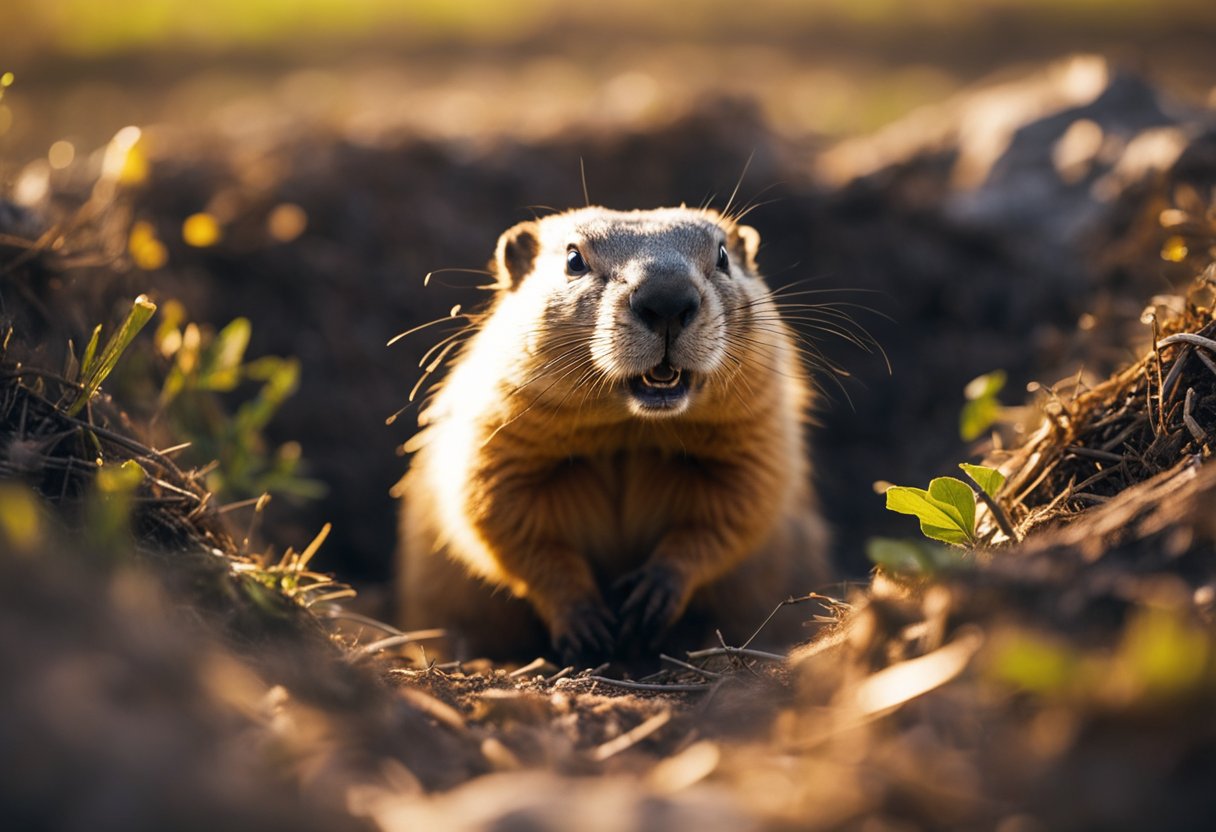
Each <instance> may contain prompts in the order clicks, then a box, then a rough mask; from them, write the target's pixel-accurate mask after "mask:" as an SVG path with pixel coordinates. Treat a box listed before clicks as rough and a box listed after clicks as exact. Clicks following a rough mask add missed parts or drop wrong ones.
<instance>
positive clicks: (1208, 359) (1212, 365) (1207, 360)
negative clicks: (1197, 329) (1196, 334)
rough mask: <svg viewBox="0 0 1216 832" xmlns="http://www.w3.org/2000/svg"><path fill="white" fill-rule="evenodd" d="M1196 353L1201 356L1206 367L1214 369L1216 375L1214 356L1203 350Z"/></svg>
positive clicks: (1213, 372)
mask: <svg viewBox="0 0 1216 832" xmlns="http://www.w3.org/2000/svg"><path fill="white" fill-rule="evenodd" d="M1195 355H1197V356H1198V357H1199V360H1200V361H1202V362H1203V365H1204V366H1205V367H1207V368H1208V369H1209V370H1211V371H1212V375H1214V376H1216V361H1213V360H1212V357H1211V356H1210V355H1208V354H1207V353H1206V352H1203V351H1202V350H1200V351H1199V352H1196V353H1195Z"/></svg>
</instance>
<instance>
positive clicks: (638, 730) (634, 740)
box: [591, 711, 671, 763]
mask: <svg viewBox="0 0 1216 832" xmlns="http://www.w3.org/2000/svg"><path fill="white" fill-rule="evenodd" d="M668 722H671V711H661V712H659V713H657V714H655V715H654V716H652V717H651V718H650V719H648V720H646V721H645V722H643V723H641V724H640V725H638V726H637V727H635V728H632V729H630V730H629V731H626V732H625V733H624V734H621V735H620V736H619V737H615V738H614V739H611V740H609V741H608V742H606V743H604V744H603V745H599V746H597V747H596V748H594V749H593V750H592V751H591V759H592V760H595V761H596V762H597V763H602V762H604V761H605V760H607V759H608V758H610V757H615V756H616V755H617V754H620V753H621V752H622V751H627V750H628V749H630V748H632V747H633V746H635V745H637V744H638V743H639V742H641V741H642V740H644V739H646V738H647V737H649V736H650V735H651V734H653V733H655V732H656V731H658V730H659V729H660V728H662V727H663V726H664V725H666V724H667V723H668Z"/></svg>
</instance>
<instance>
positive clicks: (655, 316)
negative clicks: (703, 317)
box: [629, 280, 701, 341]
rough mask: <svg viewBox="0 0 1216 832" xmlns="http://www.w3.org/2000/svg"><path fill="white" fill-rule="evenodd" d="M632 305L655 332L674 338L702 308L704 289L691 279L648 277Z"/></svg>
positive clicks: (637, 292) (633, 296)
mask: <svg viewBox="0 0 1216 832" xmlns="http://www.w3.org/2000/svg"><path fill="white" fill-rule="evenodd" d="M629 308H630V309H632V310H633V313H634V314H635V315H637V316H638V317H639V318H641V319H642V323H644V324H646V327H647V328H648V329H650V330H651V331H652V332H657V333H659V334H660V335H663V334H666V335H667V339H668V341H671V340H674V339H675V337H676V336H677V335H679V334H680V333H681V332H682V331H683V330H684V327H686V326H688V325H689V324H690V323H691V322H692V319H693V318H694V317H696V314H697V310H698V309H700V308H701V293H700V292H698V291H697V287H696V286H693V285H692V284H691V283H689V282H687V281H680V282H678V283H677V282H675V281H668V280H644V281H642V285H640V286H638V288H637V289H636V290H635V291H634V293H633V295H631V296H630V298H629Z"/></svg>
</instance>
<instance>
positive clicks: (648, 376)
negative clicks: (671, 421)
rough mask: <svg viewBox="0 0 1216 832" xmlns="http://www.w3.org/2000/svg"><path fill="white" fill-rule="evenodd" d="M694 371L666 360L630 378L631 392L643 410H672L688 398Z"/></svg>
mask: <svg viewBox="0 0 1216 832" xmlns="http://www.w3.org/2000/svg"><path fill="white" fill-rule="evenodd" d="M691 380H692V373H690V372H688V371H686V370H681V369H680V368H678V367H673V366H671V365H670V364H668V363H667V362H666V361H664V362H663V363H662V364H659V365H658V366H657V367H651V368H650V369H649V370H647V371H646V372H644V373H642V375H640V376H634V377H633V378H631V379H629V392H630V394H631V395H632V396H633V400H634V401H635V402H636V403H637V404H638V405H640V406H641V408H642V409H643V410H672V409H675V408H678V407H681V406H682V405H683V404H684V402H685V401H686V400H687V399H688V391H689V382H690V381H691Z"/></svg>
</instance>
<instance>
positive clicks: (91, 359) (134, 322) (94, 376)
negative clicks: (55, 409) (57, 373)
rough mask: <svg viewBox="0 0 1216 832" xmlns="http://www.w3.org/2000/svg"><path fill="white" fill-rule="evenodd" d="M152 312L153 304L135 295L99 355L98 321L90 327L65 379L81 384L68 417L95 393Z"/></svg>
mask: <svg viewBox="0 0 1216 832" xmlns="http://www.w3.org/2000/svg"><path fill="white" fill-rule="evenodd" d="M155 313H156V304H155V303H153V302H152V301H150V300H148V298H147V296H146V295H140V296H139V297H137V298H136V299H135V300H134V301H133V302H132V304H131V311H130V312H128V313H127V317H126V319H125V320H123V322H122V325H121V326H120V327H119V328H118V331H117V332H115V333H114V334H113V335H111V336H110V340H108V341H107V342H106V346H105V349H103V350H102V351H101V354H100V355H98V354H97V347H98V344H100V342H101V324H98V325H97V326H96V327H94V328H93V335H92V337H91V338H89V343H88V344H87V345H86V346H85V348H84V354H83V355H82V356H81V358H80V362H79V363H78V364H76V365H75V366H69V368H68V372H67V378H68V380H69V381H75V382H78V383H79V384H80V393H79V394H78V395H77V396H76V398H75V399H74V400H73V401H72V402H71V403H70V404H69V405H68V406H67V414H68V415H69V416H75V415H76V414H77V413H79V412H80V411H81V410H83V409H84V406H85V405H86V404H88V403H89V400H90V399H92V398H93V396H94V395H96V394H97V390H98V389H99V388H100V387H101V383H102V382H103V381H105V380H106V378H107V377H108V376H109V375H110V373H111V372H113V371H114V367H115V366H116V365H117V364H118V359H119V358H121V357H122V354H123V353H124V352H125V351H126V349H127V347H129V346H131V342H132V341H134V340H135V336H136V335H138V334H139V331H140V330H141V329H143V328H144V325H145V324H147V323H148V321H149V320H150V319H151V318H152V315H154V314H155Z"/></svg>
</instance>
